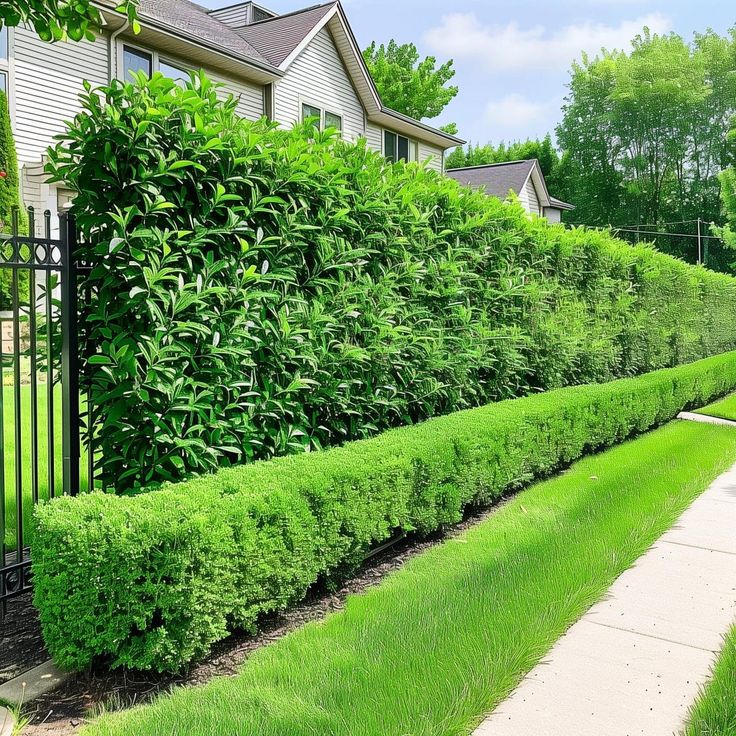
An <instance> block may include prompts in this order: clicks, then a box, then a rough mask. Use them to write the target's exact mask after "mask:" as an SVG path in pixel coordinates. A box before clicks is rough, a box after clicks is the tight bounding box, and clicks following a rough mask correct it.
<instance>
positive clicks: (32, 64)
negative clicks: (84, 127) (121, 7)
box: [11, 28, 108, 166]
mask: <svg viewBox="0 0 736 736" xmlns="http://www.w3.org/2000/svg"><path fill="white" fill-rule="evenodd" d="M14 37H15V38H14V43H13V48H14V52H13V53H14V65H13V82H12V87H11V89H12V92H13V94H12V108H13V113H14V120H15V125H14V131H15V145H16V149H17V152H18V161H19V163H20V165H21V166H23V165H24V164H29V163H31V164H35V163H39V162H40V161H41V159H42V157H43V155H44V154H45V152H46V149H47V148H48V147H49V146H50V145H51V144H52V143H53V138H54V136H55V135H57V134H59V133H61V132H63V131H64V130H65V128H66V126H65V121H67V120H71V119H72V118H73V117H74V116H75V115H76V114H77V113H78V112H79V111H80V109H81V104H80V102H79V95H80V94H81V93H82V91H83V87H82V82H83V81H84V80H85V79H86V80H88V81H89V82H91V83H92V84H93V85H100V84H105V83H106V82H107V75H108V65H107V64H108V62H107V60H108V54H107V46H108V45H107V40H106V39H105V38H104V37H98V38H97V39H96V40H95V41H94V42H90V41H80V42H73V41H68V42H64V41H59V42H57V43H54V44H49V43H44V42H43V41H40V40H39V39H38V38H37V37H36V35H35V34H34V33H33V32H31V31H29V30H27V29H25V28H16V29H15V33H14Z"/></svg>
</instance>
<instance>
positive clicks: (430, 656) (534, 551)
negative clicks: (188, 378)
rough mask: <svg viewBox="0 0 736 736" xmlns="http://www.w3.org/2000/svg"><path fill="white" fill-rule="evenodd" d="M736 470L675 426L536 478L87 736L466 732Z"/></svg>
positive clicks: (426, 735)
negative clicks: (248, 653)
mask: <svg viewBox="0 0 736 736" xmlns="http://www.w3.org/2000/svg"><path fill="white" fill-rule="evenodd" d="M735 461H736V432H734V431H733V430H731V429H730V428H726V427H721V426H713V425H702V424H695V423H692V422H674V423H671V424H669V425H667V426H665V427H663V428H661V429H659V430H657V431H655V432H651V433H650V434H647V435H644V436H642V437H640V438H638V439H636V440H634V441H631V442H628V443H625V444H623V445H620V446H618V447H616V448H614V449H611V450H609V451H607V452H605V453H602V454H600V455H596V456H592V457H589V458H587V459H584V460H582V461H580V462H578V463H576V464H575V465H574V466H573V467H572V468H571V469H570V470H568V471H567V472H565V473H563V474H561V475H560V476H558V477H556V478H554V479H552V480H548V481H545V482H542V483H537V484H535V485H533V486H531V487H530V488H528V489H527V490H525V491H523V492H521V493H519V494H518V495H516V496H515V497H514V498H513V499H512V500H510V501H509V502H508V503H506V504H505V505H503V506H501V507H500V508H499V509H498V510H497V511H496V512H495V513H493V514H492V515H491V516H490V517H489V518H488V519H487V520H485V521H483V522H482V523H480V524H478V525H477V526H475V527H473V528H472V529H470V530H469V531H468V532H466V533H464V534H463V535H462V536H460V537H458V538H456V539H452V540H448V541H447V542H445V543H444V544H442V545H439V546H437V547H436V548H434V549H432V550H430V551H428V552H426V553H424V554H422V555H420V556H418V557H417V558H415V559H414V560H412V561H410V562H409V563H407V564H406V565H405V566H404V567H403V568H402V569H401V570H400V571H398V572H396V573H394V574H393V575H391V576H390V577H389V578H387V579H386V580H385V581H384V582H382V583H381V584H380V585H379V586H377V587H375V588H373V589H371V590H370V591H368V592H367V593H365V594H363V595H359V596H352V597H351V598H349V599H348V601H347V604H346V607H345V609H344V611H342V612H340V613H338V614H334V615H332V616H330V617H329V618H327V619H326V620H325V621H324V622H320V623H313V624H309V625H307V626H305V627H304V628H302V629H300V630H299V631H297V632H294V633H293V634H291V635H289V636H287V637H285V638H284V639H281V640H280V641H278V642H276V643H274V644H273V645H271V646H268V647H265V648H264V649H261V650H259V651H257V652H256V653H255V654H254V655H253V656H252V657H251V658H250V659H249V660H248V662H247V663H246V665H245V666H244V667H243V669H242V671H241V673H240V674H239V675H238V676H237V677H234V678H221V679H217V680H214V681H213V682H211V683H210V684H208V685H206V686H203V687H197V688H190V689H180V690H178V691H175V692H174V693H173V694H172V695H170V696H167V697H161V698H160V699H159V700H157V701H156V702H155V703H153V704H151V705H148V706H143V707H139V708H135V709H132V710H130V711H127V712H122V713H112V714H108V715H105V716H103V717H101V718H100V719H99V720H97V721H95V722H94V723H92V724H91V725H89V726H87V727H86V728H85V729H84V733H85V734H86V736H93V735H95V736H98V735H101V734H126V735H127V734H131V733H135V734H136V735H137V736H150V735H153V734H161V736H164V735H166V736H169V735H170V734H177V736H184V735H186V734H191V735H192V736H206V735H208V734H218V735H220V736H228V735H230V736H236V735H237V736H247V735H248V734H253V735H254V736H255V735H256V734H257V735H258V736H307V735H309V736H318V735H319V736H323V735H324V736H327V735H328V734H329V735H330V736H401V735H406V736H409V735H410V736H440V735H443V736H444V735H453V736H454V735H457V734H467V733H469V732H470V730H471V728H472V727H473V726H474V725H475V724H477V723H478V722H479V720H480V719H481V718H482V716H483V715H484V714H485V713H487V712H489V711H490V710H492V709H493V707H494V706H495V705H496V704H497V703H499V702H500V701H501V700H502V699H503V698H504V697H505V696H506V695H507V694H508V693H509V692H510V691H511V689H512V688H513V687H514V686H515V685H516V684H517V683H518V682H519V680H520V679H521V678H522V677H523V675H524V674H525V673H526V672H527V671H528V670H529V669H530V668H531V667H532V666H533V665H534V664H535V663H536V662H537V661H538V660H539V659H540V658H541V657H542V656H543V655H544V654H545V652H547V651H548V650H549V648H550V646H551V645H552V644H553V643H554V642H555V641H556V640H557V639H558V638H559V637H560V636H561V634H562V633H563V632H564V631H565V630H566V629H567V628H568V627H569V626H570V625H571V624H572V623H573V622H574V621H575V620H577V619H578V618H579V617H580V615H581V614H582V613H584V612H585V611H586V610H587V609H588V607H589V606H590V605H591V604H592V603H594V602H595V601H596V600H598V599H599V598H600V597H601V595H602V594H603V593H604V592H605V590H606V589H607V588H608V587H609V586H610V584H611V583H612V582H613V580H614V579H615V578H616V577H617V576H618V575H619V574H620V573H621V572H623V571H624V570H625V569H627V568H628V567H629V566H630V565H631V564H632V563H633V562H634V561H635V560H636V559H637V558H638V557H639V556H640V555H641V554H643V553H644V552H645V551H646V550H647V549H648V547H649V546H650V545H651V544H652V542H654V541H655V540H656V539H657V538H658V537H659V536H660V535H661V534H662V533H663V532H664V531H665V530H666V529H668V528H669V527H670V526H671V525H672V524H673V522H674V521H675V520H676V519H677V517H678V516H679V515H680V513H681V512H682V511H683V510H684V509H685V508H686V507H687V506H688V505H689V503H690V502H691V501H692V500H693V499H694V498H695V497H697V496H698V495H699V494H700V493H701V492H702V491H703V490H704V489H705V488H706V487H707V486H708V485H709V483H710V482H711V481H712V480H713V479H714V478H715V477H716V476H717V475H719V474H720V473H721V472H723V471H724V470H726V469H727V468H728V467H729V466H730V465H732V464H733V463H734V462H735Z"/></svg>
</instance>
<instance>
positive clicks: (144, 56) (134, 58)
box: [123, 46, 153, 82]
mask: <svg viewBox="0 0 736 736" xmlns="http://www.w3.org/2000/svg"><path fill="white" fill-rule="evenodd" d="M136 72H143V73H144V74H145V75H146V76H147V77H150V76H151V75H152V74H153V56H152V55H151V54H149V53H147V52H145V51H141V50H139V49H134V48H133V47H132V46H123V79H124V80H125V81H126V82H128V81H130V76H131V74H135V73H136Z"/></svg>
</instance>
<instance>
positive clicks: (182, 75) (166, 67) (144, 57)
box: [122, 44, 189, 87]
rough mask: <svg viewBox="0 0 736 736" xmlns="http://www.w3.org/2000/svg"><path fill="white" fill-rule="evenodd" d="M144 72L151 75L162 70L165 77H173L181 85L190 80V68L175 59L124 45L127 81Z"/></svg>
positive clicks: (124, 69)
mask: <svg viewBox="0 0 736 736" xmlns="http://www.w3.org/2000/svg"><path fill="white" fill-rule="evenodd" d="M136 72H143V73H144V74H145V75H146V76H147V77H150V76H151V75H152V74H153V73H154V72H161V74H163V75H164V76H165V77H168V78H169V79H173V80H174V81H175V82H176V83H177V84H178V85H179V86H180V87H184V86H185V85H186V83H187V82H188V81H189V70H188V69H186V68H185V67H183V66H179V65H178V64H176V63H174V62H173V61H167V60H166V59H162V58H161V57H160V56H159V55H158V53H157V52H156V51H151V52H149V51H144V50H143V49H138V48H135V47H134V46H128V45H127V44H126V45H125V46H123V75H122V78H123V79H124V80H125V81H130V79H131V75H132V74H135V73H136Z"/></svg>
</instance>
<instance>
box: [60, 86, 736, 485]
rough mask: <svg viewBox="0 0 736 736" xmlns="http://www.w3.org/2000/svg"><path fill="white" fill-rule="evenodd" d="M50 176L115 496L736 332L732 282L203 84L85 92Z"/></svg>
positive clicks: (650, 366)
mask: <svg viewBox="0 0 736 736" xmlns="http://www.w3.org/2000/svg"><path fill="white" fill-rule="evenodd" d="M83 105H84V109H83V111H82V113H81V114H80V115H79V116H78V117H77V118H76V119H75V120H74V122H73V123H72V125H71V127H70V129H69V131H68V132H67V133H66V134H65V135H64V136H62V138H61V140H60V142H59V144H58V146H57V148H56V150H55V152H53V155H52V157H51V165H50V170H51V172H53V174H54V176H55V178H57V179H59V180H64V181H65V182H66V183H67V185H68V186H71V187H73V188H74V189H75V190H77V192H78V196H77V198H76V200H75V202H74V213H75V214H76V215H77V217H78V222H79V225H80V229H81V231H82V233H83V234H84V235H85V236H86V237H87V238H88V242H89V243H90V244H89V245H87V246H85V248H84V249H83V251H82V255H84V256H86V257H89V259H90V260H91V261H92V262H93V263H94V264H95V266H94V268H93V269H92V272H91V274H90V276H89V279H90V281H91V285H92V286H93V290H92V293H93V295H94V298H93V302H92V304H91V305H90V306H89V307H87V308H86V309H85V312H84V313H83V316H82V319H83V323H84V324H85V325H86V326H87V331H86V337H85V342H86V348H87V349H86V350H84V354H93V357H92V358H91V359H90V368H91V369H93V372H94V380H93V384H92V396H91V401H92V403H93V405H94V406H95V407H97V409H98V415H99V445H100V450H101V465H102V475H103V479H104V480H105V481H106V483H107V484H108V485H109V486H111V487H113V488H115V489H117V490H119V491H124V490H126V489H130V488H136V487H140V486H145V485H147V484H149V483H152V482H155V481H159V480H167V479H171V480H175V479H179V478H182V477H184V476H186V475H187V474H189V473H191V472H201V471H211V470H214V469H216V468H218V467H222V466H223V465H228V464H237V463H242V462H245V461H248V460H252V459H258V458H268V457H271V456H273V455H279V454H285V453H289V452H299V451H303V450H305V449H317V448H321V447H324V446H327V445H331V444H336V443H339V442H342V441H345V440H351V439H357V438H363V437H367V436H370V435H372V434H374V433H375V432H376V431H379V430H383V429H385V428H388V427H393V426H397V425H403V424H409V423H413V422H417V421H421V420H424V419H427V418H429V417H431V416H435V415H440V414H445V413H448V412H451V411H454V410H458V409H464V408H468V407H473V406H478V405H481V404H484V403H486V402H489V401H495V400H500V399H506V398H509V397H514V396H519V395H523V394H526V393H529V392H534V391H538V390H544V389H552V388H556V387H560V386H565V385H570V384H578V383H585V382H594V381H606V380H610V379H613V378H616V377H621V376H628V375H634V374H637V373H641V372H643V371H648V370H654V369H657V368H662V367H665V366H671V365H676V364H678V363H682V362H686V361H690V360H695V359H698V358H702V357H705V356H708V355H712V354H715V353H718V352H723V351H726V350H729V349H732V348H733V347H734V346H736V281H735V280H734V279H732V278H730V277H728V276H724V275H719V274H715V273H711V272H708V271H706V270H704V269H702V268H695V267H690V266H687V265H685V264H684V263H682V262H680V261H677V260H675V259H673V258H669V257H666V256H663V255H660V254H658V253H656V252H654V251H653V250H651V249H649V248H646V247H639V248H632V247H630V246H628V245H625V244H623V243H621V242H620V241H617V240H615V239H614V238H612V237H610V236H609V235H607V234H605V233H596V232H586V231H583V230H572V231H570V230H565V229H564V228H562V227H552V226H548V225H547V224H546V222H545V221H543V220H537V221H531V220H530V219H529V218H528V217H527V216H526V215H525V214H524V212H523V211H522V210H521V208H520V207H517V206H509V205H507V204H502V203H501V202H499V201H497V200H495V199H491V198H487V197H485V196H483V195H482V194H479V193H473V192H471V191H470V190H467V189H463V188H461V187H460V186H458V184H457V183H456V182H454V181H452V180H450V179H448V178H446V177H443V176H442V175H440V174H438V173H434V172H431V171H426V170H423V169H422V167H421V166H420V165H417V164H410V165H404V164H396V165H393V166H392V165H388V164H387V163H386V162H385V161H384V159H383V158H382V157H381V156H380V155H379V154H377V153H375V152H373V151H370V150H368V149H367V148H366V146H365V144H364V143H358V144H347V143H342V142H340V141H337V140H335V138H334V135H332V134H329V135H328V134H322V133H319V132H318V131H316V130H315V129H314V128H313V127H309V128H305V129H297V130H295V131H282V130H277V129H276V128H275V127H274V126H273V125H270V124H268V123H266V122H263V121H261V122H255V123H254V122H249V121H245V120H240V119H238V118H237V116H236V115H235V102H234V101H232V100H231V101H229V102H226V103H224V104H223V103H222V102H221V101H220V100H218V97H217V91H216V90H215V89H214V88H213V86H212V85H211V84H210V83H209V82H208V81H207V80H206V79H204V78H199V79H197V80H195V83H193V84H191V85H190V86H189V87H188V88H186V89H181V88H180V87H179V86H177V85H176V84H174V83H173V82H171V81H170V80H166V79H164V78H163V77H161V76H160V75H157V76H155V77H154V78H153V80H150V81H149V80H145V79H143V78H141V79H139V80H138V81H136V82H134V83H131V84H127V85H123V84H121V83H118V82H115V83H113V84H112V85H111V86H110V87H109V88H107V89H105V90H102V91H101V92H100V91H97V90H89V91H88V93H87V94H86V95H85V96H84V97H83Z"/></svg>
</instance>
